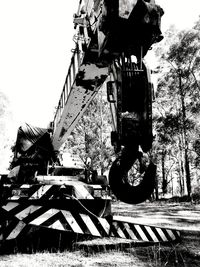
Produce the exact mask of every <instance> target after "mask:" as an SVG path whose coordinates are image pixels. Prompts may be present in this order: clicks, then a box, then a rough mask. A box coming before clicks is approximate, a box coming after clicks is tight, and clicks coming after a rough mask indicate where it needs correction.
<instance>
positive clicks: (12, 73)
mask: <svg viewBox="0 0 200 267" xmlns="http://www.w3.org/2000/svg"><path fill="white" fill-rule="evenodd" d="M78 2H79V0H0V37H1V41H0V91H2V92H3V93H5V94H6V96H7V98H8V99H9V102H10V110H11V112H12V114H13V120H12V121H10V122H8V124H9V123H10V124H11V125H10V126H11V127H10V128H9V129H10V130H9V132H8V136H9V135H10V136H16V131H17V127H18V126H20V125H21V124H22V123H24V122H27V123H29V124H32V125H35V126H38V127H47V125H48V123H49V122H50V121H52V120H53V116H54V112H55V108H56V106H57V104H58V100H59V97H60V94H61V91H62V88H63V84H64V81H65V77H66V74H67V70H68V66H69V62H70V58H71V56H72V52H71V49H72V48H73V47H74V42H73V40H72V38H73V35H74V34H75V31H74V27H73V14H74V13H75V12H76V11H77V8H78ZM156 3H157V4H159V5H160V6H161V7H162V8H163V9H164V11H165V14H164V16H163V18H162V30H163V31H165V30H166V29H167V28H168V27H169V25H170V24H175V25H176V27H177V28H179V29H184V28H189V27H192V25H193V23H194V22H195V21H197V19H198V16H199V14H200V1H199V0H190V1H188V0H157V1H156Z"/></svg>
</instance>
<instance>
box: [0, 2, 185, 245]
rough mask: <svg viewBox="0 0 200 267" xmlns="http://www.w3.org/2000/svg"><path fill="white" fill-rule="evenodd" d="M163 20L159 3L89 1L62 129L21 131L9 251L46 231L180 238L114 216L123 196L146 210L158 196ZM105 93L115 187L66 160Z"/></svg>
mask: <svg viewBox="0 0 200 267" xmlns="http://www.w3.org/2000/svg"><path fill="white" fill-rule="evenodd" d="M163 14H164V12H163V9H162V8H161V7H160V6H159V5H157V4H156V3H155V1H154V0H80V1H79V5H78V10H77V13H76V14H74V18H73V20H74V28H75V31H76V34H75V36H74V38H73V39H74V41H75V48H74V49H73V55H72V58H71V62H70V65H69V69H68V72H67V76H66V79H65V82H64V86H63V89H62V92H61V96H60V99H59V102H58V105H57V109H56V112H55V116H54V118H53V121H52V122H51V124H50V127H49V128H48V129H43V128H38V127H34V126H31V125H29V124H25V125H23V126H21V127H20V128H19V130H18V134H17V140H16V144H15V146H14V147H13V153H14V157H13V161H12V163H11V171H10V173H9V174H8V177H2V178H1V183H0V191H1V199H0V200H1V207H0V214H1V216H0V225H1V227H0V249H1V247H3V246H5V245H6V244H7V243H10V242H14V243H15V244H16V243H18V244H19V242H20V240H24V238H25V237H26V238H27V237H30V239H32V238H33V236H37V237H38V234H37V233H38V232H39V233H40V232H41V231H49V232H48V233H49V234H50V235H52V233H53V232H56V233H59V242H60V238H61V237H63V236H64V235H65V233H74V234H78V235H83V236H88V235H89V236H94V237H118V238H122V239H130V240H133V241H134V242H137V241H140V242H141V241H145V242H173V241H175V240H177V239H178V238H179V237H180V233H179V232H178V231H176V230H174V229H166V228H161V227H156V226H149V225H138V224H135V223H134V222H132V221H130V220H126V218H124V217H123V218H116V217H115V216H113V215H112V213H111V202H112V195H113V194H114V195H115V197H116V198H117V199H118V200H120V201H123V202H125V203H128V204H138V203H141V202H144V201H145V200H147V199H148V198H150V196H151V195H152V193H153V191H154V188H155V179H156V166H155V164H154V163H153V161H152V158H151V153H150V150H151V147H152V142H153V134H152V98H153V84H152V82H151V71H150V70H149V69H148V67H147V65H146V64H145V60H144V57H145V55H146V54H147V53H148V51H149V50H150V49H151V47H152V45H153V44H155V43H157V42H159V41H161V40H162V38H163V36H162V33H161V17H162V15H163ZM103 84H106V90H107V100H108V102H109V105H110V111H111V117H112V132H111V144H112V146H113V150H114V152H115V156H116V159H115V160H114V161H113V163H112V166H111V167H110V171H109V177H108V179H105V177H102V176H98V175H96V176H95V177H94V178H93V179H88V177H87V175H85V170H84V167H83V166H81V164H79V163H77V162H75V161H74V162H73V164H71V166H69V164H68V166H67V165H65V164H64V163H63V161H62V157H61V155H60V152H59V151H60V150H61V148H62V146H63V144H65V142H66V140H67V138H68V137H69V135H70V134H71V132H72V131H73V129H74V128H75V126H76V125H77V124H78V122H79V119H80V118H81V117H82V115H83V114H84V112H85V110H86V109H87V108H88V106H89V104H90V103H91V101H92V100H93V98H94V97H95V96H96V95H97V94H98V91H99V89H100V88H101V87H102V85H103ZM68 163H69V162H68ZM48 240H49V239H48ZM48 242H49V241H48Z"/></svg>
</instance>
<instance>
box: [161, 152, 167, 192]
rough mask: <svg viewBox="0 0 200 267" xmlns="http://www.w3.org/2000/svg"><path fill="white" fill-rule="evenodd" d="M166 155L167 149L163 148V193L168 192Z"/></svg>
mask: <svg viewBox="0 0 200 267" xmlns="http://www.w3.org/2000/svg"><path fill="white" fill-rule="evenodd" d="M165 156H166V151H165V150H164V149H163V150H162V158H161V162H162V193H163V195H164V194H166V193H167V178H166V174H165Z"/></svg>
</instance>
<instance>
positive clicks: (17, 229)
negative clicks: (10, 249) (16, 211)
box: [6, 221, 26, 240]
mask: <svg viewBox="0 0 200 267" xmlns="http://www.w3.org/2000/svg"><path fill="white" fill-rule="evenodd" d="M25 226H26V224H25V223H24V222H23V221H19V222H18V224H17V225H16V226H15V227H14V228H13V229H12V231H11V232H10V234H9V235H8V236H7V237H6V240H11V239H15V238H17V236H18V235H19V234H20V233H21V231H22V230H23V229H24V227H25Z"/></svg>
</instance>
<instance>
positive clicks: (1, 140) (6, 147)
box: [0, 92, 12, 172]
mask: <svg viewBox="0 0 200 267" xmlns="http://www.w3.org/2000/svg"><path fill="white" fill-rule="evenodd" d="M0 103H1V104H0V144H1V146H0V172H6V169H7V168H8V166H9V160H10V157H11V155H12V152H11V149H10V147H11V142H12V140H11V138H10V136H9V134H8V131H9V130H10V125H11V124H12V114H11V112H10V110H9V106H10V104H9V101H8V99H7V97H6V95H5V94H3V93H2V92H0Z"/></svg>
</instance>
